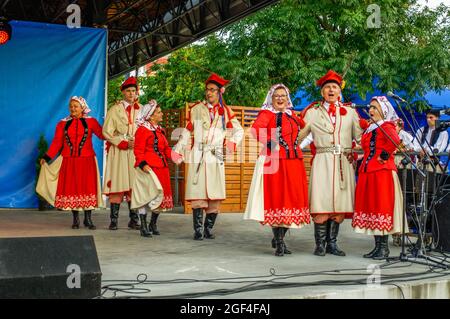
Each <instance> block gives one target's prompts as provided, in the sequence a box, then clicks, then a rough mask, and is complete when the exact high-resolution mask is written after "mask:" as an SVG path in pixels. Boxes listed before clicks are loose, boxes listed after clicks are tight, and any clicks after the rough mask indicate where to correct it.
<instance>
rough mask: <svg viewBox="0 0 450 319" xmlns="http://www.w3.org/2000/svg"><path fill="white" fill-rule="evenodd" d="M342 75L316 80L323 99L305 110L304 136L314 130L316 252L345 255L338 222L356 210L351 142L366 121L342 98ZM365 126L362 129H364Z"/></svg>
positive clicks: (358, 136) (330, 73) (329, 74)
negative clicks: (340, 240) (340, 241)
mask: <svg viewBox="0 0 450 319" xmlns="http://www.w3.org/2000/svg"><path fill="white" fill-rule="evenodd" d="M342 84H343V81H342V77H341V76H340V75H339V74H337V73H336V72H334V71H332V70H330V71H328V72H327V74H325V76H323V77H322V78H320V79H319V80H318V81H317V85H318V86H319V87H320V88H321V95H322V97H323V100H322V101H320V102H313V103H311V104H310V105H309V106H308V107H307V108H306V109H305V111H304V120H305V122H306V123H307V124H306V127H305V129H304V130H303V131H302V136H301V137H300V138H301V139H302V137H305V136H307V135H308V134H309V133H311V136H312V139H313V144H312V146H313V148H314V151H315V152H314V154H313V155H314V160H313V161H312V166H311V175H310V183H309V202H310V213H311V216H312V217H313V220H314V237H315V241H316V249H315V251H314V254H315V255H318V256H325V254H326V253H330V254H333V255H336V256H345V253H344V252H343V251H342V250H340V249H339V247H338V246H337V236H338V233H339V225H340V223H342V222H343V221H344V218H345V217H348V218H350V217H351V216H352V213H353V204H354V193H355V170H354V167H353V165H352V163H353V154H352V142H353V140H356V141H357V142H358V143H359V141H360V139H361V134H362V132H363V128H365V127H367V126H368V124H367V121H365V120H361V119H360V117H359V115H358V113H357V112H356V111H355V110H354V109H352V108H351V107H349V105H346V104H344V103H342V102H341V101H340V96H341V89H342ZM362 127H363V128H362Z"/></svg>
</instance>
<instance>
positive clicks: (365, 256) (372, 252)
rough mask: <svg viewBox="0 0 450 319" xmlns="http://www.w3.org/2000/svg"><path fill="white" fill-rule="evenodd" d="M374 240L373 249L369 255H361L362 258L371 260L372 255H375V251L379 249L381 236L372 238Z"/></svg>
mask: <svg viewBox="0 0 450 319" xmlns="http://www.w3.org/2000/svg"><path fill="white" fill-rule="evenodd" d="M373 237H374V238H375V248H374V249H372V251H371V252H370V253H367V254H365V255H363V257H364V258H372V257H373V255H374V254H376V253H377V251H378V250H379V249H380V239H381V236H377V235H375V236H373Z"/></svg>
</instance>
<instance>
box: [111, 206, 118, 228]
mask: <svg viewBox="0 0 450 319" xmlns="http://www.w3.org/2000/svg"><path fill="white" fill-rule="evenodd" d="M119 210H120V204H111V213H110V217H111V224H109V229H110V230H117V224H118V222H119Z"/></svg>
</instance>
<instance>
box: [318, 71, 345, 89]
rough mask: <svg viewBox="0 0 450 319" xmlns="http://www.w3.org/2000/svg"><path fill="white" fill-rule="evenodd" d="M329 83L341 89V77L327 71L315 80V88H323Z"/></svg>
mask: <svg viewBox="0 0 450 319" xmlns="http://www.w3.org/2000/svg"><path fill="white" fill-rule="evenodd" d="M329 82H334V83H337V84H338V85H339V86H340V87H342V82H343V81H342V76H340V75H339V74H338V73H336V72H334V71H333V70H329V71H328V72H327V74H325V75H324V76H322V77H321V78H320V79H318V80H317V82H316V83H317V86H320V87H323V86H324V85H325V84H327V83H329Z"/></svg>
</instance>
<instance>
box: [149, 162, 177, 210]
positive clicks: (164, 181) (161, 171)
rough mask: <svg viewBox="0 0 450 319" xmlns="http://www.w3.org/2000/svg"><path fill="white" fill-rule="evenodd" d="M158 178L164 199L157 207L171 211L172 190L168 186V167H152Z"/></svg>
mask: <svg viewBox="0 0 450 319" xmlns="http://www.w3.org/2000/svg"><path fill="white" fill-rule="evenodd" d="M152 170H153V171H154V172H155V174H156V176H157V177H158V180H159V182H160V183H161V186H162V188H163V194H164V199H163V201H162V203H161V205H160V206H159V208H160V209H172V208H173V199H172V188H171V186H170V172H169V168H168V167H152Z"/></svg>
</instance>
